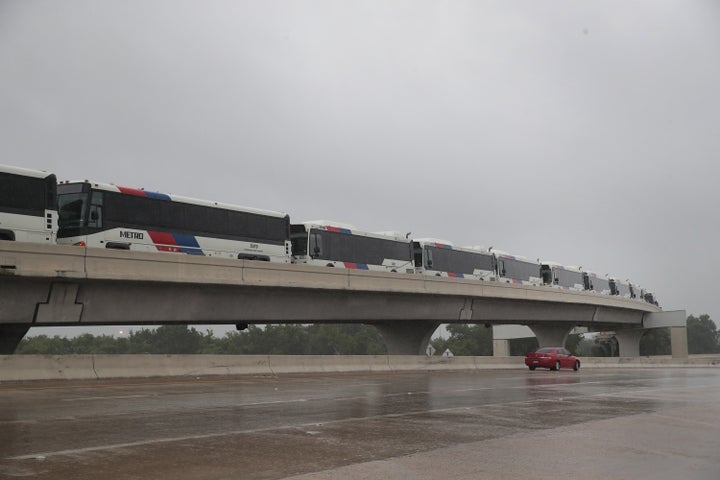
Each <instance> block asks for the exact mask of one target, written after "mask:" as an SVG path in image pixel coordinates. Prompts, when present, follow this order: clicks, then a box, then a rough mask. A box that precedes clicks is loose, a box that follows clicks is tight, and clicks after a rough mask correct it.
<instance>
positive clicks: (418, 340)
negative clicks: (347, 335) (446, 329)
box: [372, 320, 440, 355]
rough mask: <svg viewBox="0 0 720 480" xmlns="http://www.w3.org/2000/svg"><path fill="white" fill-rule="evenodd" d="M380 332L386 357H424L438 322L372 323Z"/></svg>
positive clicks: (438, 324)
mask: <svg viewBox="0 0 720 480" xmlns="http://www.w3.org/2000/svg"><path fill="white" fill-rule="evenodd" d="M372 325H374V326H375V328H377V329H378V331H380V335H382V337H383V339H384V340H385V345H386V346H387V350H388V355H425V350H426V349H427V346H428V344H429V343H430V337H432V334H433V333H434V332H435V330H437V328H438V327H439V326H440V322H433V321H427V320H417V321H393V322H377V323H372Z"/></svg>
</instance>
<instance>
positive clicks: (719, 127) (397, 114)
mask: <svg viewBox="0 0 720 480" xmlns="http://www.w3.org/2000/svg"><path fill="white" fill-rule="evenodd" d="M719 86H720V2H717V1H714V0H675V1H670V0H638V1H632V2H628V1H625V0H618V1H612V0H605V1H589V0H588V1H583V2H578V1H570V0H568V1H560V0H552V1H551V0H528V1H508V0H498V1H480V0H471V1H459V0H453V1H447V2H444V1H423V0H408V1H397V0H379V1H370V0H358V1H336V0H327V1H322V0H317V1H308V0H287V1H259V0H258V1H239V0H232V1H230V0H228V1H202V2H201V1H180V0H172V1H152V0H142V1H115V2H99V1H96V0H89V1H75V0H66V1H63V2H55V1H34V0H18V1H15V0H0V163H5V164H10V165H18V166H23V167H28V168H36V169H43V170H49V171H52V172H55V173H56V174H57V176H58V178H59V179H70V180H77V179H85V178H88V179H93V180H97V181H105V182H112V183H116V184H119V185H125V186H130V187H144V188H146V189H150V190H156V191H162V192H166V193H175V194H180V195H185V196H191V197H197V198H203V199H211V200H217V201H223V202H227V203H235V204H240V205H247V206H252V207H258V208H265V209H271V210H280V211H284V212H287V213H289V214H290V216H291V219H292V220H293V221H303V220H311V219H319V218H323V219H331V220H336V221H341V222H345V223H350V224H353V225H355V226H356V227H357V228H359V229H362V230H370V231H379V230H397V231H400V232H403V233H405V232H412V234H413V236H415V237H437V238H443V239H447V240H450V241H452V242H453V243H455V245H458V246H463V245H485V246H491V245H492V246H494V247H495V248H497V249H502V250H506V251H508V252H510V253H513V254H516V255H524V256H527V257H529V258H531V259H536V258H543V259H549V260H555V261H558V262H561V263H564V264H567V265H582V266H583V267H585V268H586V269H589V270H594V271H596V272H597V273H599V274H603V275H604V274H606V273H607V274H610V275H613V276H617V277H620V278H629V279H630V280H631V281H633V282H637V283H639V284H640V285H642V286H644V287H646V288H648V289H650V290H653V291H654V292H655V293H656V296H657V298H658V299H659V301H660V303H661V305H662V306H663V307H664V308H666V309H686V310H687V312H688V313H689V314H690V313H694V314H702V313H709V314H710V315H711V317H712V318H713V319H714V320H715V322H716V324H720V295H718V294H717V291H718V284H717V282H718V272H717V271H718V268H720V254H719V253H718V245H719V244H720V220H719V218H720V215H718V207H719V206H720V193H719V192H720V189H718V181H719V180H720V178H719V177H720V175H718V173H719V172H720V166H719V165H718V161H719V160H720V87H719Z"/></svg>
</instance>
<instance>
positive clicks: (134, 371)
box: [0, 355, 720, 382]
mask: <svg viewBox="0 0 720 480" xmlns="http://www.w3.org/2000/svg"><path fill="white" fill-rule="evenodd" d="M580 361H581V363H582V368H583V369H585V368H672V367H716V368H718V367H720V355H691V356H690V357H689V358H687V359H677V358H673V357H670V356H657V357H636V358H629V357H614V358H601V357H580ZM524 368H526V367H525V364H524V360H523V357H439V356H437V357H425V356H410V355H327V356H325V355H5V356H0V382H12V381H30V380H95V379H111V378H149V377H176V376H223V375H225V376H229V375H267V376H277V375H291V374H301V373H306V374H318V373H382V372H387V373H391V372H411V371H450V370H456V371H471V370H492V369H496V370H497V369H524Z"/></svg>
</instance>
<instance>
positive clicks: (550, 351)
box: [535, 348, 553, 353]
mask: <svg viewBox="0 0 720 480" xmlns="http://www.w3.org/2000/svg"><path fill="white" fill-rule="evenodd" d="M552 352H553V349H552V348H538V349H537V351H536V352H535V353H552Z"/></svg>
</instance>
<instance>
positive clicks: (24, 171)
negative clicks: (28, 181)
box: [0, 164, 52, 178]
mask: <svg viewBox="0 0 720 480" xmlns="http://www.w3.org/2000/svg"><path fill="white" fill-rule="evenodd" d="M0 172H5V173H11V174H13V175H22V176H24V177H34V178H47V177H49V176H50V175H52V173H50V172H46V171H44V170H32V169H30V168H23V167H14V166H12V165H3V164H0Z"/></svg>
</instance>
